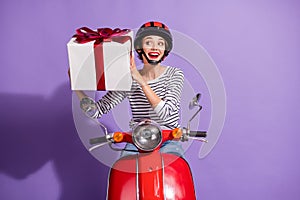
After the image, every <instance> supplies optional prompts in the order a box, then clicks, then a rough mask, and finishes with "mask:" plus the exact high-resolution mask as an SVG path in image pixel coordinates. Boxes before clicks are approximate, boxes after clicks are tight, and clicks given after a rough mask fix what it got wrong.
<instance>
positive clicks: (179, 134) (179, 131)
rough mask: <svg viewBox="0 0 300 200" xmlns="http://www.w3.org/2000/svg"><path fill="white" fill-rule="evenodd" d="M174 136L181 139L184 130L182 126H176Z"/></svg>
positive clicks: (173, 131)
mask: <svg viewBox="0 0 300 200" xmlns="http://www.w3.org/2000/svg"><path fill="white" fill-rule="evenodd" d="M172 136H173V138H175V139H179V138H181V136H182V130H181V129H180V128H175V129H173V130H172Z"/></svg>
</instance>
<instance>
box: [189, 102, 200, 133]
mask: <svg viewBox="0 0 300 200" xmlns="http://www.w3.org/2000/svg"><path fill="white" fill-rule="evenodd" d="M197 106H198V107H199V109H198V110H197V111H196V112H195V114H194V115H193V116H192V118H191V119H190V120H189V121H188V124H187V132H188V133H190V126H191V121H192V120H193V119H194V118H195V117H196V116H197V114H198V113H199V112H200V110H202V106H200V105H197Z"/></svg>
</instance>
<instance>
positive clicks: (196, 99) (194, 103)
mask: <svg viewBox="0 0 300 200" xmlns="http://www.w3.org/2000/svg"><path fill="white" fill-rule="evenodd" d="M200 97H201V94H200V93H198V94H196V96H194V97H193V99H192V100H191V101H190V104H189V109H192V108H194V107H195V106H198V107H199V106H200V105H199V100H200Z"/></svg>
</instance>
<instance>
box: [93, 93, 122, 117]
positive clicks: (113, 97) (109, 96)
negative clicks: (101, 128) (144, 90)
mask: <svg viewBox="0 0 300 200" xmlns="http://www.w3.org/2000/svg"><path fill="white" fill-rule="evenodd" d="M125 97H126V93H125V92H123V91H109V92H107V93H106V94H105V95H104V96H103V97H102V98H101V99H100V100H99V101H97V102H96V107H97V112H96V113H95V115H94V118H100V117H102V115H103V114H106V113H108V112H109V111H110V110H111V109H113V108H114V107H115V106H116V105H118V104H119V103H121V102H122V101H123V100H124V99H125Z"/></svg>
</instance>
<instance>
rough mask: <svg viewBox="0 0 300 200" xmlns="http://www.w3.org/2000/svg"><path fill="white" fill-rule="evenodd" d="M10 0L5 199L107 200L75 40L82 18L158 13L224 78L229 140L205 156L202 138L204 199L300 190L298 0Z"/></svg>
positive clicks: (129, 19)
mask: <svg viewBox="0 0 300 200" xmlns="http://www.w3.org/2000/svg"><path fill="white" fill-rule="evenodd" d="M225 2H226V3H225ZM0 5H1V6H0V11H1V12H0V13H1V14H0V15H1V17H0V25H1V53H0V66H1V73H0V116H1V122H0V125H1V126H0V127H1V134H0V158H1V161H0V199H3V200H16V199H28V200H29V199H30V200H39V199H44V200H48V199H49V200H50V199H51V200H52V199H60V200H69V199H72V200H82V199H90V200H92V199H104V197H105V192H106V178H107V173H108V168H107V167H105V166H104V165H102V164H101V163H100V162H98V161H97V160H96V159H94V158H93V157H92V156H91V155H90V154H89V153H88V152H87V151H86V149H85V147H84V146H83V145H82V144H81V141H80V139H79V137H78V136H77V134H76V130H75V127H74V122H73V118H72V108H71V92H70V89H69V85H68V84H69V83H68V77H67V66H68V60H67V50H66V43H67V41H68V40H69V38H70V36H71V35H72V34H73V33H74V30H75V29H76V28H79V27H81V26H88V27H91V28H95V27H100V26H101V27H103V26H109V27H121V28H136V27H139V26H140V25H141V24H142V23H144V22H146V21H148V20H158V21H163V22H165V23H166V24H167V25H169V27H170V28H172V29H174V30H177V31H180V32H182V33H184V34H186V35H189V36H190V37H192V38H193V39H195V40H196V41H197V42H198V43H199V44H201V45H202V46H203V47H205V49H206V50H207V51H208V53H209V54H210V56H211V57H212V58H213V60H214V61H215V63H216V64H217V66H218V68H219V70H220V73H221V75H222V77H223V80H224V84H225V88H226V93H227V116H226V122H225V126H224V129H223V132H222V135H221V137H220V140H219V142H218V143H217V145H216V147H215V148H214V150H213V151H212V152H211V153H210V154H209V156H208V157H206V158H205V159H202V160H199V159H198V157H197V155H198V149H199V147H192V148H191V149H190V150H189V152H188V155H187V158H188V160H189V162H190V165H191V167H192V170H193V172H194V178H195V184H196V188H197V196H198V198H199V199H205V200H220V199H231V200H237V199H244V200H248V199H249V200H250V199H251V200H252V199H273V200H279V199H289V200H293V199H295V200H296V199H299V198H300V191H299V184H300V174H299V168H300V162H299V155H298V151H299V148H298V145H299V142H298V140H299V139H300V137H299V134H298V129H297V127H299V100H300V98H299V97H300V95H299V85H300V79H299V77H298V76H299V72H300V70H299V66H300V58H299V50H300V47H299V46H300V37H299V35H300V23H299V19H300V12H299V9H300V3H299V1H295V0H294V1H293V0H260V1H258V0H251V1H250V0H245V1H240V0H228V1H220V0H211V1H203V0H201V1H176V0H173V1H171V0H165V1H161V0H153V1H139V0H130V1H122V0H111V1H102V2H101V1H95V0H90V1H85V3H83V1H78V0H77V1H67V0H51V1H37V0H35V1H33V0H27V1H22V0H19V1H16V0H3V1H1V3H0ZM183 67H184V66H183ZM188 75H189V73H188V72H187V74H186V76H188ZM190 81H191V82H192V83H193V81H192V80H190ZM194 83H195V84H196V83H197V80H194ZM109 119H110V116H108V117H107V118H106V120H107V123H108V122H109ZM108 124H109V125H110V126H111V127H113V125H114V124H113V123H112V122H110V123H108Z"/></svg>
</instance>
